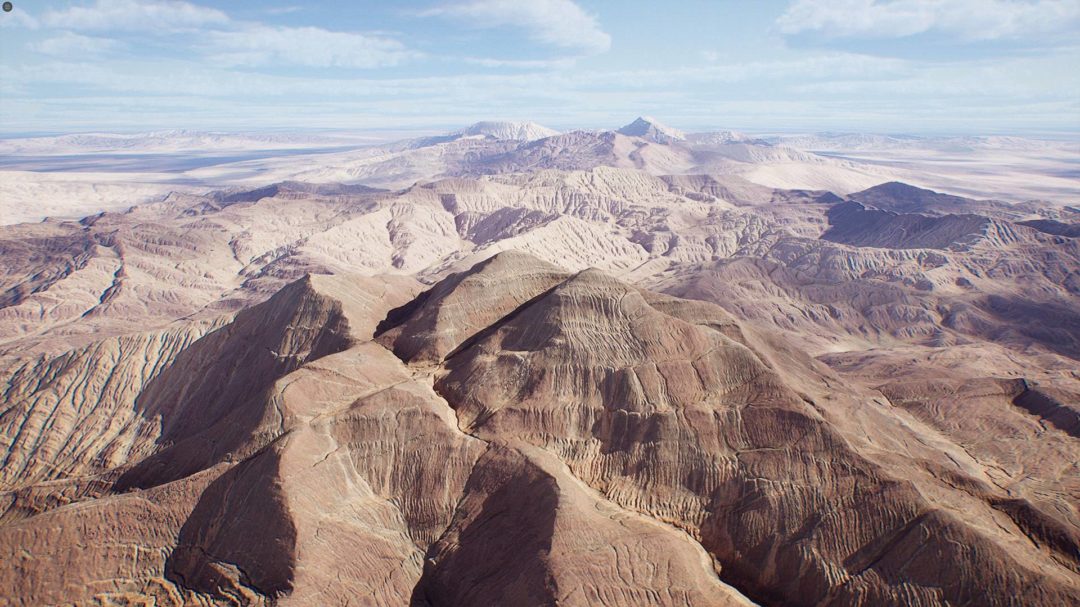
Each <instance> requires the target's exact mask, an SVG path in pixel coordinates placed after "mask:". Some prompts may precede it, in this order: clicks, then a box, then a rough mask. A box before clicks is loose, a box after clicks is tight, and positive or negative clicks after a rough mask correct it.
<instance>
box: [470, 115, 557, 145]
mask: <svg viewBox="0 0 1080 607" xmlns="http://www.w3.org/2000/svg"><path fill="white" fill-rule="evenodd" d="M558 134H559V131H556V130H554V129H549V128H547V127H546V126H541V125H539V124H536V123H535V122H507V121H500V120H484V121H481V122H477V123H476V124H473V125H471V126H469V127H466V128H464V129H462V130H460V131H457V132H455V133H454V135H458V136H465V137H472V136H476V135H482V136H485V137H492V138H494V139H510V140H514V141H535V140H537V139H543V138H545V137H553V136H555V135H558Z"/></svg>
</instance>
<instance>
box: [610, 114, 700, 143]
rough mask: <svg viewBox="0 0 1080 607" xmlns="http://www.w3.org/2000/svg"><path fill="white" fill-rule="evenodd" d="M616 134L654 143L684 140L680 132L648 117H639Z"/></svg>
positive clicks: (684, 136) (684, 137)
mask: <svg viewBox="0 0 1080 607" xmlns="http://www.w3.org/2000/svg"><path fill="white" fill-rule="evenodd" d="M616 132H617V133H619V134H620V135H627V136H629V137H641V138H642V139H648V140H649V141H653V142H655V143H665V144H668V143H675V142H677V141H684V140H685V139H686V135H685V134H684V133H683V132H682V131H680V130H678V129H673V128H671V127H669V126H667V125H664V124H661V123H659V122H657V121H656V120H655V119H653V118H650V117H648V116H641V117H639V118H638V119H637V120H635V121H633V122H631V123H630V124H628V125H626V126H624V127H622V128H621V129H619V130H618V131H616Z"/></svg>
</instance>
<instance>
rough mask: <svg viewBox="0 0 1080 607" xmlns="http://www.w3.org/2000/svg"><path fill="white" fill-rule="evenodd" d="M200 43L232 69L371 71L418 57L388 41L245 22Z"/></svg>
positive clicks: (307, 28) (215, 57)
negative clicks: (282, 67) (297, 67)
mask: <svg viewBox="0 0 1080 607" xmlns="http://www.w3.org/2000/svg"><path fill="white" fill-rule="evenodd" d="M205 40H206V44H205V46H204V50H205V51H206V52H207V54H208V55H209V56H210V58H211V59H212V60H214V61H217V62H219V63H221V64H224V65H233V66H260V65H269V64H278V65H280V64H288V65H305V66H310V67H351V68H375V67H385V66H393V65H398V64H400V63H402V62H403V61H407V60H409V59H413V58H416V57H418V56H420V53H418V52H416V51H413V50H410V49H408V48H406V47H405V45H403V44H402V43H401V42H399V41H397V40H394V39H392V38H387V37H383V36H378V35H371V34H358V33H350V32H332V31H328V30H325V29H322V28H318V27H276V26H269V25H263V24H250V25H245V26H243V27H241V28H240V29H238V30H236V31H211V32H207V33H206V38H205Z"/></svg>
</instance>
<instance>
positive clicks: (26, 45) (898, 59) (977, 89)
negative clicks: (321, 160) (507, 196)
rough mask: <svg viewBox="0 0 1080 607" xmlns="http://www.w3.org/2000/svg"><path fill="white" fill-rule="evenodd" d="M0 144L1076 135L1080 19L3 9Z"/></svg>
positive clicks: (317, 8)
mask: <svg viewBox="0 0 1080 607" xmlns="http://www.w3.org/2000/svg"><path fill="white" fill-rule="evenodd" d="M13 3H14V10H12V11H11V12H0V133H6V134H14V133H45V132H48V133H60V132H85V131H116V132H130V131H143V130H156V129H174V128H182V129H194V130H229V131H250V130H302V129H335V130H440V129H450V128H455V127H460V126H463V125H466V124H469V123H472V122H475V121H478V120H484V119H502V120H533V121H536V122H539V123H541V124H544V125H546V126H550V127H553V128H559V129H570V128H614V127H618V126H620V125H622V124H625V123H628V122H630V121H631V120H633V119H634V118H635V117H636V116H638V115H651V116H655V117H656V118H657V119H658V120H660V121H662V122H664V123H667V124H670V125H672V126H675V127H678V128H681V129H684V130H690V131H694V130H710V129H738V130H744V131H749V132H754V133H778V132H811V131H825V130H828V131H844V132H875V133H911V134H931V133H939V134H1031V133H1047V134H1048V133H1077V132H1080V67H1078V66H1080V0H789V1H771V0H763V1H753V0H727V1H725V0H712V1H707V0H684V1H679V2H675V1H672V2H657V1H656V0H595V1H586V0H581V1H579V2H574V1H572V0H421V1H412V2H406V1H399V2H366V1H354V2H318V1H305V2H295V3H291V2H289V1H288V0H282V1H280V2H275V1H274V0H259V1H254V0H233V1H229V2H210V1H200V2H182V1H174V0H91V1H77V2H71V1H41V0H38V1H35V0H13Z"/></svg>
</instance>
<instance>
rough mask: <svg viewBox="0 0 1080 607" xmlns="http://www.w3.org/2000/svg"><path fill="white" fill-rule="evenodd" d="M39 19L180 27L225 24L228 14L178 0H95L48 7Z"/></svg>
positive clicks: (69, 24) (84, 25)
mask: <svg viewBox="0 0 1080 607" xmlns="http://www.w3.org/2000/svg"><path fill="white" fill-rule="evenodd" d="M42 21H43V22H44V23H45V24H46V25H49V26H52V27H61V28H66V29H74V30H140V31H146V32H154V31H169V32H172V31H182V30H188V29H193V28H199V27H204V26H210V25H225V24H227V23H229V16H228V15H226V14H225V13H223V12H221V11H219V10H217V9H213V8H208V7H205V6H199V5H196V4H191V3H188V2H180V1H178V0H97V2H95V3H94V4H93V5H91V6H72V7H70V8H67V9H65V10H59V11H56V10H54V11H48V12H46V13H45V14H44V15H43V16H42Z"/></svg>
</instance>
